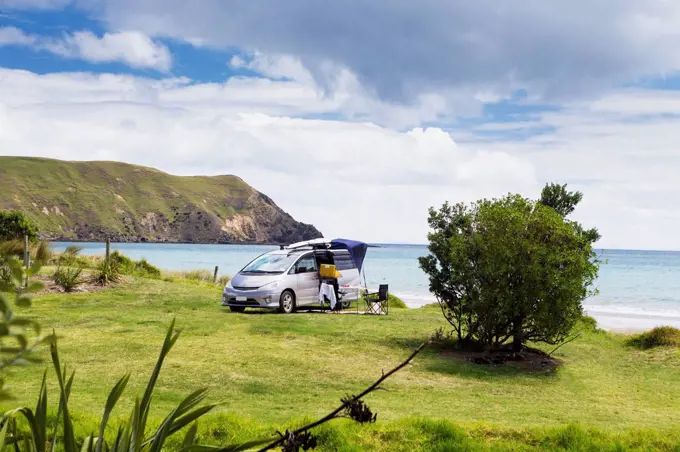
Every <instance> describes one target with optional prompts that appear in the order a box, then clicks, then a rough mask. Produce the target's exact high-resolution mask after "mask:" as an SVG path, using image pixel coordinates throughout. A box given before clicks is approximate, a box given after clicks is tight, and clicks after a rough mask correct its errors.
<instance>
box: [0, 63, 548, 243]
mask: <svg viewBox="0 0 680 452" xmlns="http://www.w3.org/2000/svg"><path fill="white" fill-rule="evenodd" d="M0 79H2V80H3V83H1V84H0V149H2V153H3V154H10V155H12V154H13V155H39V156H46V157H54V158H62V159H73V160H91V159H107V160H108V159H113V160H121V161H127V162H131V163H138V164H144V165H149V166H154V167H159V168H160V169H163V170H165V171H169V172H172V173H175V174H223V173H228V174H236V175H239V176H240V177H242V178H244V179H245V180H246V181H247V182H249V183H251V184H252V185H253V186H255V187H256V188H258V189H260V190H261V191H263V192H265V193H267V194H268V195H270V196H271V197H273V198H274V199H275V200H276V201H277V202H278V203H279V204H280V205H281V206H282V207H283V208H284V209H286V210H288V211H289V212H290V213H292V214H293V215H294V216H295V217H296V218H298V219H300V220H304V221H308V222H312V223H314V224H315V225H317V226H318V227H319V228H320V229H321V230H322V231H324V232H325V233H326V234H328V235H329V236H330V235H352V236H357V237H362V238H364V239H366V240H375V241H378V240H386V241H397V242H423V240H424V239H425V233H426V230H427V225H426V217H427V208H428V207H429V206H430V205H435V204H439V203H441V202H443V201H445V200H447V199H456V200H460V199H468V200H472V199H476V198H477V197H479V196H492V195H495V194H499V193H503V192H504V191H505V190H508V189H512V190H515V191H526V192H531V191H534V190H535V189H537V184H536V180H535V173H534V168H533V165H532V164H531V163H530V162H528V161H526V160H524V159H522V158H520V157H517V156H512V155H505V154H504V153H503V152H499V151H495V152H490V153H486V152H479V151H475V150H472V149H466V148H463V147H460V146H457V145H456V143H455V142H454V141H453V140H452V139H451V136H450V135H449V134H448V133H446V132H444V131H442V130H440V129H436V128H427V129H421V128H415V129H413V130H411V131H407V132H397V131H394V130H390V129H387V128H383V127H380V126H377V125H374V124H371V123H349V122H341V121H322V120H314V119H301V118H292V117H286V116H282V115H272V114H265V113H260V112H257V111H254V110H250V111H249V108H248V106H249V104H248V103H247V102H241V103H240V104H239V103H238V102H236V103H234V102H230V101H229V100H228V94H229V93H230V92H231V93H233V92H239V93H240V94H241V95H244V93H243V90H242V89H240V88H234V87H231V86H229V84H228V83H227V84H223V85H215V84H205V85H200V84H198V85H197V84H191V85H189V84H187V83H186V81H185V80H182V79H172V80H163V81H152V80H148V79H143V78H136V77H131V76H114V75H92V74H53V75H36V74H32V73H29V72H25V71H15V70H2V71H0ZM268 83H269V84H270V85H271V86H272V88H271V90H270V93H275V91H276V87H277V86H278V87H279V88H282V89H283V90H284V91H285V90H286V89H287V88H286V83H287V82H284V81H281V82H272V81H268ZM257 91H258V89H252V91H249V92H246V94H251V95H257ZM225 96H226V97H225ZM272 97H273V98H274V99H275V98H276V96H272ZM216 100H217V101H216ZM287 102H290V99H289V100H288V101H287ZM295 102H297V103H298V105H297V106H296V107H295V108H296V109H297V110H298V111H300V110H305V109H309V108H316V109H321V108H322V107H323V104H314V102H315V101H314V100H311V101H310V99H306V98H304V97H302V98H298V99H297V100H296V101H295ZM278 108H281V107H280V106H276V107H275V109H278ZM263 110H265V111H266V108H265V109H263ZM322 193H323V195H321V194H322ZM376 218H380V219H381V221H380V222H376ZM387 225H390V226H389V227H387Z"/></svg>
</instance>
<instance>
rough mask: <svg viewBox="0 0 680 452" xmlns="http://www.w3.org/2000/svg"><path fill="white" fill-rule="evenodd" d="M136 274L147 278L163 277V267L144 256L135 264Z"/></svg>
mask: <svg viewBox="0 0 680 452" xmlns="http://www.w3.org/2000/svg"><path fill="white" fill-rule="evenodd" d="M135 271H136V274H138V275H139V276H143V277H146V278H153V279H158V278H160V277H161V269H160V268H158V267H156V266H154V265H151V264H150V263H149V262H148V261H147V260H146V259H144V258H142V259H141V260H140V261H138V262H137V263H136V264H135Z"/></svg>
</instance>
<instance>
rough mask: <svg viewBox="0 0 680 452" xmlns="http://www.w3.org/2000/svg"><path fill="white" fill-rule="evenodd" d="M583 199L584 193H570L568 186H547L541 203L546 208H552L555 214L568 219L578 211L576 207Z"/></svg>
mask: <svg viewBox="0 0 680 452" xmlns="http://www.w3.org/2000/svg"><path fill="white" fill-rule="evenodd" d="M582 199H583V193H581V192H580V191H568V190H567V184H564V185H560V184H545V187H543V191H541V199H540V200H539V202H540V203H541V204H543V205H544V206H548V207H552V208H553V209H554V210H555V212H557V213H559V214H560V215H562V216H563V217H566V216H569V214H571V213H572V212H573V211H574V210H575V209H576V205H577V204H578V203H580V202H581V200H582Z"/></svg>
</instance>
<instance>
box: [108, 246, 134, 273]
mask: <svg viewBox="0 0 680 452" xmlns="http://www.w3.org/2000/svg"><path fill="white" fill-rule="evenodd" d="M109 259H111V260H113V261H115V262H116V263H117V264H118V266H119V267H120V271H121V272H122V273H125V274H127V275H130V274H132V272H133V271H134V270H135V261H133V260H132V259H130V258H129V257H127V256H125V255H123V254H121V253H120V252H118V250H115V251H114V252H113V253H111V254H110V255H109Z"/></svg>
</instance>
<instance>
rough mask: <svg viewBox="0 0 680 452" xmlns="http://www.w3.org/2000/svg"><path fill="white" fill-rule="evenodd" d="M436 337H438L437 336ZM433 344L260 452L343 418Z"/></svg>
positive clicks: (281, 436)
mask: <svg viewBox="0 0 680 452" xmlns="http://www.w3.org/2000/svg"><path fill="white" fill-rule="evenodd" d="M435 336H437V335H435ZM433 342H436V338H435V337H433V338H432V339H430V340H428V341H427V342H423V343H422V344H420V346H418V348H416V349H415V350H414V351H413V353H411V355H410V356H409V357H408V358H406V359H405V360H404V361H403V362H401V363H400V364H399V365H398V366H396V367H395V368H393V369H392V370H390V371H389V372H385V371H384V370H383V372H382V376H381V377H380V378H378V380H376V381H375V383H373V384H372V385H371V386H369V387H368V388H366V389H365V390H364V391H363V392H361V393H360V394H359V395H356V396H352V397H348V398H346V399H343V400H342V405H340V406H339V407H338V408H336V409H335V410H333V411H331V412H330V413H328V414H327V415H326V416H324V417H322V418H321V419H319V420H317V421H314V422H312V423H311V424H307V425H305V426H304V427H300V428H298V429H297V430H294V431H292V432H287V434H286V435H281V434H280V433H279V435H280V438H279V439H277V440H276V441H274V442H272V443H271V444H269V445H267V446H265V447H263V448H262V449H260V450H259V452H264V451H267V450H271V449H273V448H275V447H279V446H283V445H284V444H285V443H286V440H287V439H289V438H296V437H298V436H300V435H305V434H307V432H308V431H309V430H311V429H313V428H314V427H318V426H319V425H321V424H324V423H326V422H328V421H330V420H332V419H336V418H339V417H342V416H341V413H342V412H343V411H346V410H347V409H348V408H350V407H351V406H353V405H356V404H358V403H361V399H362V398H363V397H364V396H366V395H367V394H370V393H371V392H373V391H376V390H379V389H383V388H381V386H380V384H381V383H382V382H383V381H385V380H386V379H388V378H389V377H390V376H391V375H393V374H394V373H396V372H398V371H399V370H401V369H403V368H404V367H406V366H407V365H408V364H409V363H410V362H411V361H413V358H415V357H416V355H418V353H420V352H421V351H422V350H423V349H424V348H425V347H426V346H428V345H429V344H431V343H433ZM373 420H375V415H374V417H373Z"/></svg>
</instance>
